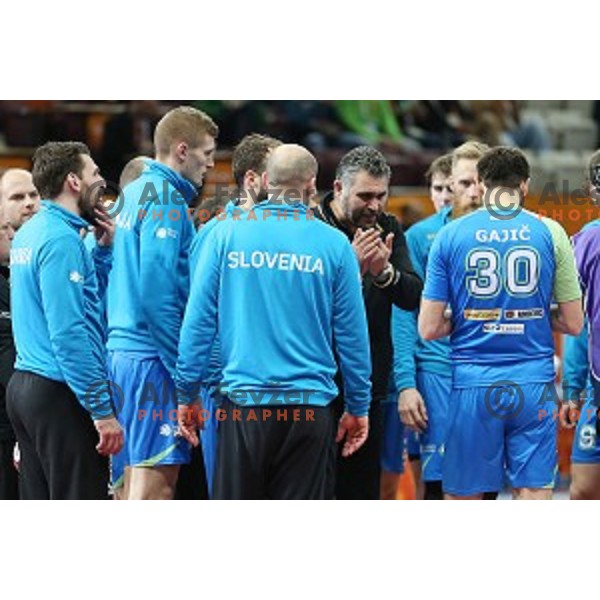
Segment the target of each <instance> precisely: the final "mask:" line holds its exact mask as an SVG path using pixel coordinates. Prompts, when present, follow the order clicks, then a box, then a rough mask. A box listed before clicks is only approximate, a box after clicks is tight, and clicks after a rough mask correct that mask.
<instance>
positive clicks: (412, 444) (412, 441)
mask: <svg viewBox="0 0 600 600" xmlns="http://www.w3.org/2000/svg"><path fill="white" fill-rule="evenodd" d="M406 453H407V454H408V458H410V459H411V460H421V440H420V438H419V434H418V433H417V432H416V431H415V430H414V429H408V430H407V431H406Z"/></svg>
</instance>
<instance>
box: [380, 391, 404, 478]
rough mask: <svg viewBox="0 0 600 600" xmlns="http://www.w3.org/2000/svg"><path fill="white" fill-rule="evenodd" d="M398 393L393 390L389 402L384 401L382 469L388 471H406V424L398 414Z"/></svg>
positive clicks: (399, 472)
mask: <svg viewBox="0 0 600 600" xmlns="http://www.w3.org/2000/svg"><path fill="white" fill-rule="evenodd" d="M397 398H398V394H396V393H395V392H393V393H392V394H390V395H389V396H388V402H384V403H383V444H382V449H381V470H382V471H387V472H388V473H397V474H398V475H400V474H402V473H404V445H405V444H404V425H403V423H402V421H401V420H400V415H399V414H398V404H397V402H396V399H397Z"/></svg>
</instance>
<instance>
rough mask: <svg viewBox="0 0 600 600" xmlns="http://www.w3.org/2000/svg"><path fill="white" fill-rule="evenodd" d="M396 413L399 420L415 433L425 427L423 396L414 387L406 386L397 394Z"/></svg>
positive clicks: (425, 415) (425, 412)
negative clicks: (398, 415)
mask: <svg viewBox="0 0 600 600" xmlns="http://www.w3.org/2000/svg"><path fill="white" fill-rule="evenodd" d="M398 413H399V414H400V420H401V421H402V422H403V423H404V424H405V425H406V426H407V427H409V428H410V429H413V430H414V431H416V432H417V433H423V431H425V429H427V422H428V417H427V409H426V408H425V401H424V400H423V396H421V394H419V392H418V390H416V389H415V388H407V389H405V390H402V391H401V392H400V395H399V396H398Z"/></svg>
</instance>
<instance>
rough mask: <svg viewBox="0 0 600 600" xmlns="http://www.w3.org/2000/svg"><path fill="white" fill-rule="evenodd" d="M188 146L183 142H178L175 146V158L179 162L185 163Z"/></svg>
mask: <svg viewBox="0 0 600 600" xmlns="http://www.w3.org/2000/svg"><path fill="white" fill-rule="evenodd" d="M188 150H189V148H188V145H187V144H186V143H185V142H179V143H178V144H177V145H176V146H175V156H176V157H177V160H179V161H180V162H185V160H186V158H187V155H188Z"/></svg>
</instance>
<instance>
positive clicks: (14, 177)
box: [2, 171, 40, 231]
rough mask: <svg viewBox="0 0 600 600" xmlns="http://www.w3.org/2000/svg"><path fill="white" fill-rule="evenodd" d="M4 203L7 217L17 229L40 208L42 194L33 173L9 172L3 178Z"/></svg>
mask: <svg viewBox="0 0 600 600" xmlns="http://www.w3.org/2000/svg"><path fill="white" fill-rule="evenodd" d="M2 204H3V207H4V212H5V218H6V220H7V221H8V222H9V223H10V225H11V226H12V228H13V229H14V230H15V231H16V230H17V229H19V227H21V225H23V223H25V222H26V221H28V220H29V219H31V217H33V215H34V214H35V213H36V212H37V211H38V210H39V208H40V194H39V193H38V191H37V189H36V187H35V186H34V185H33V179H32V178H31V173H28V172H27V171H19V172H16V173H7V174H6V175H5V176H4V178H3V180H2Z"/></svg>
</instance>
